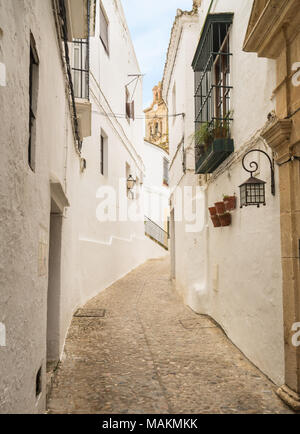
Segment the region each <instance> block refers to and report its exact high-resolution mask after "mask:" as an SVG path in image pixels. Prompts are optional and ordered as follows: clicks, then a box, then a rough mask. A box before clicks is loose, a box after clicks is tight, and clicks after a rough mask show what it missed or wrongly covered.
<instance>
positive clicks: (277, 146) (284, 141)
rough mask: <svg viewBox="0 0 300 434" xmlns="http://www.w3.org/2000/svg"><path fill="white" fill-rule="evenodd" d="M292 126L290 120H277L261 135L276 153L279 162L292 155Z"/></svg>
mask: <svg viewBox="0 0 300 434" xmlns="http://www.w3.org/2000/svg"><path fill="white" fill-rule="evenodd" d="M292 125H293V123H292V121H291V120H290V119H276V120H275V121H273V122H272V123H270V125H267V126H266V128H265V129H264V130H263V131H262V133H261V136H262V137H263V138H264V139H265V141H266V142H267V143H268V145H269V146H270V147H271V148H272V149H273V151H274V152H275V159H276V161H277V162H280V160H281V159H282V158H286V157H287V156H289V155H290V149H289V145H290V137H291V132H292Z"/></svg>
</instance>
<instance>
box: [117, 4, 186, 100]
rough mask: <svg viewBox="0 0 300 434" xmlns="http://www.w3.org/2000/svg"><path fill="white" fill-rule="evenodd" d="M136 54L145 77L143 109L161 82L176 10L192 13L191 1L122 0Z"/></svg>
mask: <svg viewBox="0 0 300 434" xmlns="http://www.w3.org/2000/svg"><path fill="white" fill-rule="evenodd" d="M122 5H123V8H124V12H125V15H126V19H127V23H128V27H129V30H130V34H131V37H132V40H133V44H134V48H135V51H136V55H137V58H138V61H139V64H140V68H141V72H142V74H145V77H144V108H146V107H149V105H150V104H151V102H152V89H153V87H154V86H155V85H156V84H157V83H158V82H159V81H161V79H162V76H163V71H164V65H165V61H166V54H167V49H168V46H169V39H170V34H171V29H172V25H173V22H174V19H175V16H176V11H177V9H182V10H191V9H192V5H193V0H151V1H149V0H122Z"/></svg>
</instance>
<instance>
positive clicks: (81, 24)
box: [65, 0, 89, 42]
mask: <svg viewBox="0 0 300 434" xmlns="http://www.w3.org/2000/svg"><path fill="white" fill-rule="evenodd" d="M65 9H66V18H67V27H68V41H69V42H72V41H73V39H84V38H87V37H88V32H89V29H88V9H89V0H65Z"/></svg>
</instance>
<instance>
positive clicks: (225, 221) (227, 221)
mask: <svg viewBox="0 0 300 434" xmlns="http://www.w3.org/2000/svg"><path fill="white" fill-rule="evenodd" d="M219 219H220V222H221V226H222V227H224V226H230V225H231V214H229V212H226V213H224V214H222V215H219Z"/></svg>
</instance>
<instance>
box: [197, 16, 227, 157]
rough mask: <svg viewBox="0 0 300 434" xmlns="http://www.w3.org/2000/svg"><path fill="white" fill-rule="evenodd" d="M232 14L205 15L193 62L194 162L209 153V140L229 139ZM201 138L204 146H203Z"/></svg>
mask: <svg viewBox="0 0 300 434" xmlns="http://www.w3.org/2000/svg"><path fill="white" fill-rule="evenodd" d="M232 19H233V15H232V14H216V15H214V14H211V15H208V18H207V21H206V23H205V26H204V29H203V32H202V36H201V39H200V42H199V45H198V48H197V51H196V54H195V57H194V60H193V69H194V72H195V95H194V96H195V131H196V133H195V154H196V163H197V161H198V159H199V158H200V157H201V156H202V155H204V154H205V153H207V152H208V151H209V147H212V145H213V139H214V138H217V139H220V138H221V139H229V138H230V124H231V121H232V120H233V119H232V112H231V111H230V91H231V89H232V86H231V85H230V57H231V56H232V53H230V47H229V29H230V27H231V24H232ZM203 136H205V137H206V143H203Z"/></svg>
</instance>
